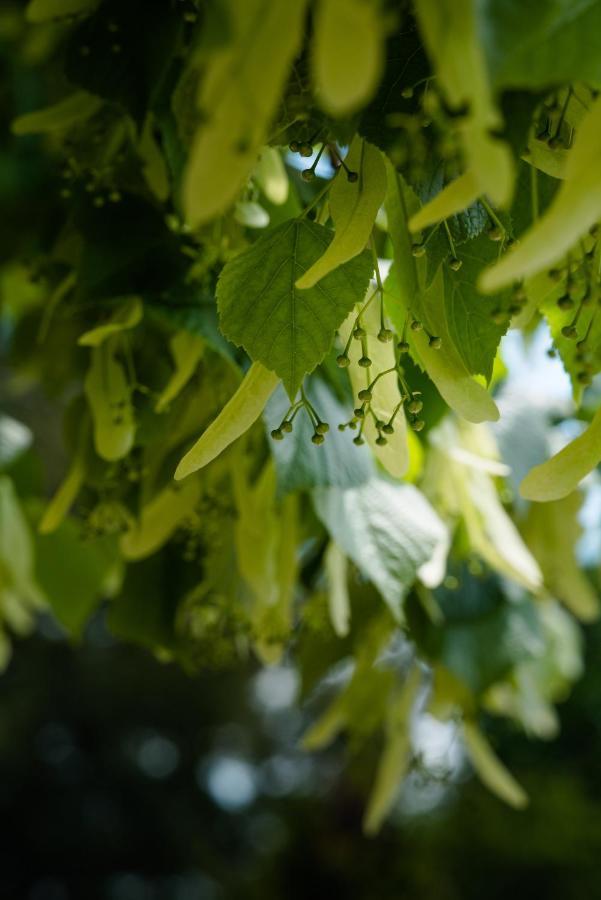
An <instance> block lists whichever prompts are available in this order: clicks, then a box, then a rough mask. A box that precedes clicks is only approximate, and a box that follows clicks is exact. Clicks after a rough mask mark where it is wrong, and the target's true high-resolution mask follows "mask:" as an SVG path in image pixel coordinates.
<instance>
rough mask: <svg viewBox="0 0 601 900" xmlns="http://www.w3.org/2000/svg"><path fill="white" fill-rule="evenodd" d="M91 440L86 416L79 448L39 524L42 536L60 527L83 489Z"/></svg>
mask: <svg viewBox="0 0 601 900" xmlns="http://www.w3.org/2000/svg"><path fill="white" fill-rule="evenodd" d="M89 440H90V419H89V416H87V415H86V416H85V417H84V420H83V422H82V425H81V426H80V431H79V436H78V440H77V447H76V448H75V452H74V454H73V457H72V459H71V464H70V466H69V468H68V470H67V474H66V475H65V478H64V479H63V481H62V482H61V485H60V487H59V488H58V490H57V491H56V493H55V495H54V497H53V498H52V500H51V501H50V503H49V504H48V506H47V507H46V509H45V511H44V514H43V516H42V518H41V519H40V522H39V524H38V530H39V532H40V534H51V533H52V532H53V531H56V529H57V528H58V527H59V525H60V524H61V523H62V521H63V519H64V518H65V516H66V515H67V513H68V512H69V510H70V508H71V506H72V505H73V503H74V502H75V498H76V497H77V495H78V494H79V492H80V490H81V489H82V487H83V484H84V481H85V477H86V471H87V465H86V455H87V448H88V442H89Z"/></svg>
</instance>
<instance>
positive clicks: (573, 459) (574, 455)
mask: <svg viewBox="0 0 601 900" xmlns="http://www.w3.org/2000/svg"><path fill="white" fill-rule="evenodd" d="M600 462H601V409H599V410H597V412H596V414H595V417H594V418H593V421H592V422H591V424H590V425H589V426H588V428H586V429H585V430H584V431H583V433H582V434H581V435H580V436H579V437H577V438H576V439H575V440H573V441H571V442H570V443H569V444H568V445H567V447H564V448H563V450H560V451H559V453H557V454H556V455H555V456H553V457H552V458H551V459H549V460H547V462H544V463H542V464H541V465H540V466H535V467H534V469H531V470H530V472H529V473H528V475H526V477H525V478H524V480H523V481H522V483H521V485H520V494H521V495H522V497H525V498H526V500H536V501H537V502H539V503H541V502H542V503H544V502H545V501H548V500H561V499H562V497H567V496H568V494H571V493H572V491H574V490H575V489H576V488H577V487H578V485H579V483H580V482H581V481H582V479H583V478H584V477H585V476H586V475H588V473H589V472H592V470H593V469H594V468H595V467H596V466H598V465H599V463H600Z"/></svg>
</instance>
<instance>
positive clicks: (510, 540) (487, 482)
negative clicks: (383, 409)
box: [426, 418, 542, 592]
mask: <svg viewBox="0 0 601 900" xmlns="http://www.w3.org/2000/svg"><path fill="white" fill-rule="evenodd" d="M430 441H431V444H432V448H433V451H432V452H431V454H430V459H429V462H428V472H427V481H426V484H427V490H428V496H429V497H431V498H432V500H433V501H434V502H435V503H436V507H437V509H440V510H441V512H442V513H443V514H444V513H445V512H446V514H447V515H448V517H449V518H450V519H451V520H456V518H457V517H458V516H460V517H462V519H463V523H464V526H465V529H466V532H467V536H468V540H469V546H470V549H471V550H472V552H474V553H477V554H479V555H480V556H481V557H482V559H483V560H485V561H486V562H487V563H488V565H489V566H490V567H491V568H492V569H494V570H495V571H497V572H499V574H501V575H503V576H505V577H508V578H512V579H513V580H514V581H517V582H518V584H521V585H523V586H524V587H525V588H526V589H527V590H529V591H533V592H538V591H539V590H540V588H541V587H542V573H541V571H540V568H539V566H538V564H537V562H536V560H535V559H534V557H533V556H532V554H531V553H530V551H529V550H528V548H527V547H526V545H525V544H524V541H523V539H522V537H521V535H520V533H519V532H518V530H517V528H516V526H515V524H514V523H513V521H512V519H511V518H510V517H509V515H508V513H507V512H506V511H505V508H504V507H503V504H502V503H501V499H500V497H499V494H498V491H497V488H496V485H495V482H494V480H493V477H494V476H495V475H501V474H507V468H506V467H504V466H502V465H500V464H499V462H498V459H497V458H496V447H495V443H494V440H493V438H492V436H491V434H490V432H489V430H488V429H487V428H486V426H484V425H479V426H477V425H468V424H467V423H463V422H454V421H453V420H452V419H450V418H447V419H446V420H444V421H443V423H442V424H441V425H439V426H438V428H437V429H436V431H435V432H433V433H432V434H431V437H430ZM434 448H435V449H434Z"/></svg>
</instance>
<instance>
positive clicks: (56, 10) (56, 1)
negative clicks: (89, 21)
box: [25, 0, 100, 24]
mask: <svg viewBox="0 0 601 900" xmlns="http://www.w3.org/2000/svg"><path fill="white" fill-rule="evenodd" d="M99 3H100V0H30V2H29V4H28V5H27V9H26V10H25V18H26V19H27V21H28V22H34V23H35V24H38V23H41V22H50V21H52V20H53V19H60V18H63V17H67V16H78V15H81V14H82V13H90V12H93V10H94V9H96V7H97V6H98V4H99Z"/></svg>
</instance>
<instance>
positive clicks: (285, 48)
mask: <svg viewBox="0 0 601 900" xmlns="http://www.w3.org/2000/svg"><path fill="white" fill-rule="evenodd" d="M224 7H225V11H226V14H227V16H228V20H229V22H230V23H231V35H230V40H229V41H228V42H226V43H225V44H222V45H220V46H218V47H216V48H214V49H213V52H212V53H211V54H210V55H209V59H208V61H207V65H206V69H205V71H204V74H203V78H202V79H201V80H200V87H199V93H198V107H199V110H200V113H201V121H200V124H199V126H198V129H197V132H196V135H195V137H194V140H193V143H192V147H191V148H190V156H189V160H188V164H187V168H186V172H185V176H184V186H183V200H184V208H185V210H186V215H187V217H188V220H189V222H190V224H191V225H192V226H197V225H201V224H204V223H205V222H208V221H210V220H211V219H212V218H214V217H215V216H217V215H219V214H221V213H223V212H225V210H227V209H228V208H229V207H230V206H231V205H232V203H233V202H234V200H235V199H236V197H237V195H238V193H239V192H240V190H241V189H242V188H243V187H244V184H245V183H246V180H247V178H248V176H249V175H250V173H251V172H252V170H253V169H254V167H255V164H256V160H257V156H258V154H259V152H260V150H261V147H262V145H263V144H264V143H265V142H266V137H267V129H268V127H269V125H270V124H271V120H272V119H273V117H274V115H275V113H276V109H277V104H278V101H279V99H280V95H281V92H282V88H283V86H284V83H285V80H286V78H287V76H288V71H289V69H290V66H291V64H292V61H293V60H294V57H295V55H296V53H297V51H298V49H299V47H300V43H301V40H302V35H303V26H304V16H305V7H306V2H305V0H299V2H297V3H289V2H288V0H274V2H271V3H269V4H265V3H264V2H263V0H245V2H244V3H243V4H240V3H238V2H237V0H225V2H224Z"/></svg>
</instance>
